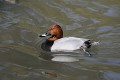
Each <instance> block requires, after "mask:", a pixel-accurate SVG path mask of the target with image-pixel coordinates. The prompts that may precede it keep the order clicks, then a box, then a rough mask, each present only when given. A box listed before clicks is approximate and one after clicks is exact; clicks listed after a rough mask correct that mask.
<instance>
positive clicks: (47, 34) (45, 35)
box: [39, 32, 51, 37]
mask: <svg viewBox="0 0 120 80" xmlns="http://www.w3.org/2000/svg"><path fill="white" fill-rule="evenodd" d="M47 36H51V34H50V33H48V32H47V33H45V34H42V35H40V36H39V37H47Z"/></svg>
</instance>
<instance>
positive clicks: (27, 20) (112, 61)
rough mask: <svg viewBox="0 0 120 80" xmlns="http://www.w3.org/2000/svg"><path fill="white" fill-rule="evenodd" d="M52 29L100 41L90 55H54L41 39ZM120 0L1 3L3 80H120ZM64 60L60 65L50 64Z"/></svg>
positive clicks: (0, 63)
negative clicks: (44, 47) (54, 25)
mask: <svg viewBox="0 0 120 80" xmlns="http://www.w3.org/2000/svg"><path fill="white" fill-rule="evenodd" d="M52 24H59V25H61V26H62V28H63V31H64V36H74V37H82V38H89V39H93V40H95V41H100V45H99V46H98V47H94V48H93V49H92V51H91V54H93V56H92V57H88V56H86V55H84V54H83V52H82V51H81V52H79V51H75V52H57V53H51V52H46V51H43V50H41V48H40V44H41V43H42V41H44V39H41V38H39V37H38V36H39V35H40V34H42V33H44V32H46V30H47V29H48V27H49V26H51V25H52ZM119 37H120V1H119V0H20V1H18V3H16V4H10V3H7V2H4V3H3V2H0V80H119V79H120V38H119ZM54 59H58V60H59V59H61V62H60V61H51V60H54Z"/></svg>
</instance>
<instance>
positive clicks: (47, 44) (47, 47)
mask: <svg viewBox="0 0 120 80" xmlns="http://www.w3.org/2000/svg"><path fill="white" fill-rule="evenodd" d="M53 44H54V41H49V40H46V41H45V42H43V43H42V45H41V48H42V49H43V50H45V51H51V47H52V45H53Z"/></svg>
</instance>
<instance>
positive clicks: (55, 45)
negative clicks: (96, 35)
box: [39, 24, 99, 56]
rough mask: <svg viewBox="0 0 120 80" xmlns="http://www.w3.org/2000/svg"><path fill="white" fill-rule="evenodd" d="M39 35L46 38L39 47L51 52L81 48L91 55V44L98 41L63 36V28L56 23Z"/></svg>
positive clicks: (96, 43) (71, 50) (95, 43)
mask: <svg viewBox="0 0 120 80" xmlns="http://www.w3.org/2000/svg"><path fill="white" fill-rule="evenodd" d="M39 37H41V38H43V37H46V38H47V39H46V40H45V42H43V43H42V45H41V48H42V49H43V50H45V51H51V52H58V51H63V52H73V51H75V50H80V49H82V50H83V51H84V53H86V54H88V55H89V56H91V54H90V48H91V46H93V45H98V44H99V42H95V41H93V40H90V39H85V38H78V37H63V30H62V28H61V26H60V25H58V24H54V25H51V26H50V28H49V29H48V30H47V32H46V33H44V34H42V35H39Z"/></svg>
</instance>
